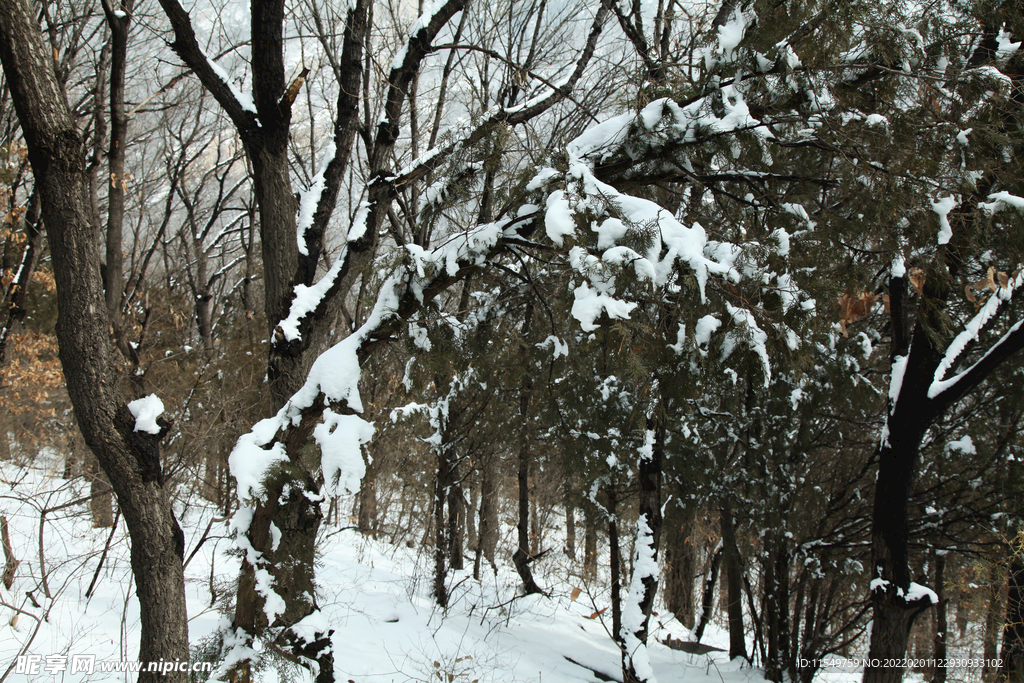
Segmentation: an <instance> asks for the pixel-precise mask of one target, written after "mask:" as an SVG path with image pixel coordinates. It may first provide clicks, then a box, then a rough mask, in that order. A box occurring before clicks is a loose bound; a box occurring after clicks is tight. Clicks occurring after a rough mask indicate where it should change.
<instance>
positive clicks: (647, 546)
mask: <svg viewBox="0 0 1024 683" xmlns="http://www.w3.org/2000/svg"><path fill="white" fill-rule="evenodd" d="M635 548H636V550H635V552H634V554H633V577H632V580H631V581H630V585H629V594H628V597H627V598H626V599H625V600H624V601H623V604H622V631H621V633H620V636H621V637H622V642H623V646H624V647H625V650H626V656H627V657H629V659H630V660H631V661H632V663H633V669H634V670H635V671H636V673H637V676H638V677H639V678H640V680H645V681H647V682H648V683H657V679H656V678H655V675H654V670H653V668H652V667H651V659H650V655H649V653H648V650H647V645H645V644H644V643H642V642H641V641H640V639H639V638H637V637H636V632H637V631H639V630H640V629H641V628H642V627H643V623H644V614H643V611H642V610H641V609H640V601H641V600H642V599H643V596H644V591H645V587H644V584H643V580H644V579H645V578H647V577H651V576H653V577H657V576H659V575H660V573H661V572H660V569H659V567H658V560H657V558H656V556H655V555H656V552H655V550H654V534H653V532H652V531H651V527H650V525H649V524H648V523H647V515H646V514H642V515H640V516H639V517H638V518H637V520H636V544H635Z"/></svg>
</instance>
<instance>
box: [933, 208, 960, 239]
mask: <svg viewBox="0 0 1024 683" xmlns="http://www.w3.org/2000/svg"><path fill="white" fill-rule="evenodd" d="M957 204H959V202H958V201H957V200H956V198H955V197H943V198H941V199H935V200H933V201H932V211H934V212H935V213H936V214H938V216H939V244H949V240H950V238H952V237H953V228H952V226H950V224H949V212H950V211H952V210H953V209H954V208H955V207H956V205H957Z"/></svg>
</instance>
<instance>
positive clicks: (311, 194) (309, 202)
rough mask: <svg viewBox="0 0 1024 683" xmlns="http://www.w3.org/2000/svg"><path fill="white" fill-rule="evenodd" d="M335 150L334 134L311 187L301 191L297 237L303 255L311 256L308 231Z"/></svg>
mask: <svg viewBox="0 0 1024 683" xmlns="http://www.w3.org/2000/svg"><path fill="white" fill-rule="evenodd" d="M335 151H336V148H335V145H334V138H333V136H332V137H331V141H330V142H329V143H328V145H327V147H326V148H325V149H324V162H323V163H322V164H321V165H320V170H319V171H317V174H316V175H315V176H313V180H312V182H310V184H309V187H308V188H306V189H304V190H300V191H299V217H298V219H297V221H296V233H297V234H296V239H297V240H298V243H299V253H300V254H302V255H303V256H309V250H308V249H307V247H306V231H307V230H309V228H310V227H311V226H312V225H313V214H314V213H316V207H317V205H318V204H319V203H320V196H321V195H322V194H323V192H324V182H325V181H324V174H325V173H326V172H327V165H328V164H329V163H330V162H331V161H332V160H333V159H334V154H335Z"/></svg>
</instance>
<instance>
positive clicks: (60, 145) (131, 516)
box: [0, 0, 188, 683]
mask: <svg viewBox="0 0 1024 683" xmlns="http://www.w3.org/2000/svg"><path fill="white" fill-rule="evenodd" d="M0 62H2V63H3V69H4V73H5V75H6V77H7V84H8V87H9V88H10V90H11V95H12V99H13V101H14V105H15V109H16V110H17V113H18V119H19V121H20V122H21V125H22V129H23V131H24V134H25V141H26V143H27V145H28V149H29V161H30V163H31V165H32V170H33V173H34V175H35V180H36V184H37V186H38V188H39V194H40V199H41V203H42V204H41V211H42V217H43V222H44V224H45V225H46V229H47V239H48V242H49V245H50V252H51V255H52V259H53V270H54V276H55V279H56V283H57V305H58V317H57V340H58V344H59V353H60V359H61V364H62V366H63V369H64V376H65V379H66V382H67V387H68V393H69V395H70V397H71V402H72V405H73V406H74V410H75V417H76V419H77V421H78V424H79V426H80V428H81V430H82V434H83V436H84V437H85V440H86V443H87V444H88V445H89V447H90V448H91V449H92V451H93V453H94V454H95V455H96V457H97V459H98V460H99V462H100V465H101V466H102V467H103V470H104V471H105V472H106V473H107V476H108V477H109V479H110V483H111V485H112V487H113V488H114V492H115V494H116V495H117V499H118V504H119V506H120V509H121V512H122V514H123V515H124V518H125V522H126V524H127V526H128V531H129V535H130V538H131V565H132V571H133V573H134V575H135V580H136V584H137V586H138V597H139V604H140V616H141V622H142V638H141V645H140V652H139V659H140V660H142V661H147V662H148V661H158V660H161V659H163V660H164V661H187V660H188V622H187V619H186V613H185V584H184V574H183V571H182V559H183V554H184V535H183V534H182V531H181V528H180V527H179V526H178V522H177V520H176V519H175V517H174V513H173V511H172V509H171V504H170V496H169V491H168V490H167V488H166V486H165V484H164V478H163V472H162V470H161V466H160V453H159V441H160V438H161V436H162V434H163V432H164V431H166V426H165V427H164V429H163V430H162V432H161V434H158V435H150V434H147V433H144V432H135V431H134V429H135V419H134V417H133V416H132V414H131V412H130V411H129V410H128V407H127V405H126V403H125V400H124V397H123V396H122V395H121V394H120V392H119V391H118V390H117V389H116V382H115V377H114V373H113V366H112V362H113V357H112V356H113V353H112V345H111V340H110V321H109V319H108V315H107V308H106V299H105V296H104V290H103V279H102V276H101V274H100V253H99V245H100V244H101V239H100V235H99V234H98V231H97V229H96V226H95V224H94V222H93V221H92V217H91V209H90V199H89V180H88V174H87V170H86V167H85V149H84V146H83V141H82V139H81V137H80V135H79V133H78V130H77V128H76V127H75V124H74V121H73V120H72V117H71V113H70V110H69V107H68V104H67V100H66V99H65V96H64V94H63V91H62V90H61V88H60V86H59V85H58V83H57V79H56V77H55V75H54V72H53V59H52V57H51V55H50V52H49V50H48V49H47V48H46V46H45V45H44V43H43V39H42V35H41V33H40V29H39V25H38V24H37V23H36V21H35V19H34V17H33V15H32V13H30V12H29V10H28V8H27V7H26V6H25V4H24V2H23V1H22V0H0ZM165 425H166V423H165ZM139 680H140V681H143V682H146V683H148V682H149V681H153V682H154V683H155V682H156V681H174V682H176V683H185V681H187V680H188V675H187V673H185V672H170V673H168V674H167V675H166V676H163V675H160V674H158V673H155V672H143V673H140V675H139Z"/></svg>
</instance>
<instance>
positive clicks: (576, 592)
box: [569, 587, 583, 602]
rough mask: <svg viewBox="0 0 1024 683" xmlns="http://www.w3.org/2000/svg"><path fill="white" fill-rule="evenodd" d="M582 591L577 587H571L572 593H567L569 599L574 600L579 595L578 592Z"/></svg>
mask: <svg viewBox="0 0 1024 683" xmlns="http://www.w3.org/2000/svg"><path fill="white" fill-rule="evenodd" d="M582 592H583V591H581V590H580V589H579V588H576V587H574V588H573V589H572V593H569V601H570V602H576V598H578V597H580V593H582Z"/></svg>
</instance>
